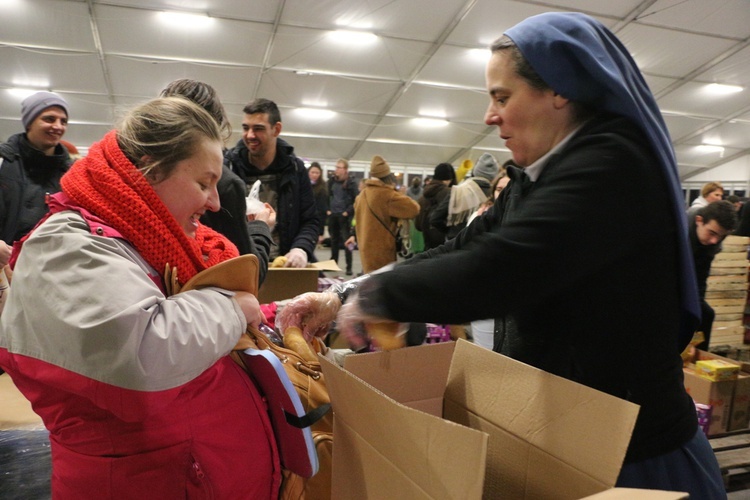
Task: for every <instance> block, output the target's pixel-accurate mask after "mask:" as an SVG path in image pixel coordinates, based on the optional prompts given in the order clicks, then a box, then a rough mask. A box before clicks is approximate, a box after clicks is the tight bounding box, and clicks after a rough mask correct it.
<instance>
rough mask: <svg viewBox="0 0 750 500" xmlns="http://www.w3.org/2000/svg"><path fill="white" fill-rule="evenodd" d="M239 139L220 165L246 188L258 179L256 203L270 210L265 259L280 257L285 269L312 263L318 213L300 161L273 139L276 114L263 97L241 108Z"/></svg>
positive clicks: (278, 118)
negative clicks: (270, 237)
mask: <svg viewBox="0 0 750 500" xmlns="http://www.w3.org/2000/svg"><path fill="white" fill-rule="evenodd" d="M243 111H244V113H245V116H244V118H243V120H242V139H241V140H240V141H239V142H238V143H237V145H236V146H235V147H234V148H233V149H230V150H228V151H227V152H226V154H225V157H224V163H225V164H226V165H227V166H229V168H231V170H232V171H233V172H234V173H235V174H237V175H238V176H239V177H240V178H241V179H242V180H243V181H244V182H245V185H246V186H247V189H248V191H249V189H250V188H251V187H252V185H253V184H254V183H255V181H257V180H260V182H261V188H260V201H262V202H264V203H269V204H270V205H271V206H272V207H273V209H274V210H275V211H276V227H275V228H274V231H273V239H274V242H275V243H276V245H277V246H276V247H275V248H274V249H272V251H271V258H275V257H276V256H279V255H281V256H285V257H286V258H287V261H286V264H285V266H286V267H305V266H306V265H307V263H308V262H311V261H314V259H315V255H314V251H315V245H316V244H317V241H318V224H319V220H318V214H317V211H316V208H315V198H314V195H313V192H312V185H311V184H310V179H309V177H308V175H307V170H306V169H305V164H304V163H303V162H302V160H300V159H299V158H297V157H296V156H295V155H294V148H293V147H292V146H290V145H289V144H288V143H287V142H286V141H284V140H283V139H281V138H279V134H280V133H281V113H280V112H279V108H278V106H276V104H275V103H274V102H273V101H269V100H268V99H262V98H261V99H255V100H254V101H252V102H250V103H249V104H248V105H246V106H245V108H244V109H243Z"/></svg>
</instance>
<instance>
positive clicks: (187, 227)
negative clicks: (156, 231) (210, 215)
mask: <svg viewBox="0 0 750 500" xmlns="http://www.w3.org/2000/svg"><path fill="white" fill-rule="evenodd" d="M221 168H222V152H221V143H219V142H215V141H211V140H209V139H203V140H202V142H201V143H200V144H199V145H198V146H197V147H196V149H195V151H194V152H193V154H192V155H191V156H189V157H187V158H185V159H184V160H181V161H179V162H177V164H176V165H175V167H174V169H173V170H172V173H171V174H170V175H169V177H167V178H166V179H164V180H162V181H160V182H157V183H155V184H153V188H154V191H156V194H157V195H158V196H159V198H160V199H161V201H162V202H163V203H164V205H165V206H166V207H167V210H169V213H171V214H172V215H173V216H174V218H175V219H176V220H177V222H178V223H179V224H180V226H181V227H182V229H183V230H184V231H185V234H187V235H188V236H189V237H191V238H195V230H196V228H197V227H198V219H199V218H200V217H201V215H203V214H204V213H206V210H210V211H212V212H216V211H218V210H219V208H221V206H220V204H219V193H218V191H216V184H217V183H218V182H219V178H220V177H221Z"/></svg>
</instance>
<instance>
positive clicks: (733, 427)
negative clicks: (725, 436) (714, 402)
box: [694, 350, 750, 431]
mask: <svg viewBox="0 0 750 500" xmlns="http://www.w3.org/2000/svg"><path fill="white" fill-rule="evenodd" d="M705 360H718V361H723V362H726V363H734V364H736V365H739V367H740V372H739V375H738V376H737V380H736V381H735V383H734V392H733V394H732V404H731V406H730V410H729V423H728V424H727V430H728V431H737V430H741V429H747V427H748V424H750V363H748V362H746V361H738V360H734V359H730V358H727V357H724V356H719V355H718V354H714V353H711V352H707V351H701V350H696V352H695V358H694V361H695V362H696V363H699V362H701V361H705Z"/></svg>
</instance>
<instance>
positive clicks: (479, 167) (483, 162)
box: [471, 153, 500, 182]
mask: <svg viewBox="0 0 750 500" xmlns="http://www.w3.org/2000/svg"><path fill="white" fill-rule="evenodd" d="M499 171H500V167H499V166H498V165H497V160H495V157H494V156H492V155H491V154H489V153H484V154H483V155H482V156H480V157H479V159H478V160H477V163H476V164H475V165H474V168H472V169H471V177H481V178H483V179H486V180H487V182H492V180H493V179H494V178H495V176H496V175H497V174H498V172H499Z"/></svg>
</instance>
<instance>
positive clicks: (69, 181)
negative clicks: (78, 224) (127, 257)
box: [60, 131, 239, 284]
mask: <svg viewBox="0 0 750 500" xmlns="http://www.w3.org/2000/svg"><path fill="white" fill-rule="evenodd" d="M60 182H61V185H62V190H63V191H64V192H65V194H67V195H68V196H69V197H70V198H72V199H73V200H74V201H75V202H76V203H77V204H78V205H79V206H81V207H82V208H85V209H86V210H88V211H90V212H91V213H93V214H94V215H96V216H98V217H100V218H102V219H103V220H105V221H106V222H107V223H108V224H110V225H111V226H112V227H113V228H114V229H116V230H118V231H119V232H120V234H122V235H123V236H124V237H125V239H127V240H128V241H129V242H130V243H131V244H132V245H133V246H135V248H136V250H138V253H139V254H140V255H141V256H142V257H143V258H144V259H145V260H146V261H147V262H148V263H149V264H150V265H151V266H152V267H153V268H154V269H155V270H156V271H157V272H158V273H159V274H161V275H162V276H163V274H164V269H165V266H166V264H167V263H169V265H170V266H171V267H173V268H175V267H176V268H177V274H178V277H179V281H180V283H182V284H184V283H186V282H187V280H189V279H190V278H191V277H193V275H195V274H196V273H198V272H200V271H202V270H203V269H206V268H208V267H211V266H212V265H214V264H218V263H219V262H222V261H224V260H227V259H230V258H232V257H236V256H237V255H239V252H238V251H237V247H235V246H234V244H233V243H232V242H230V241H229V240H228V239H226V238H225V237H224V236H222V235H221V234H219V233H217V232H216V231H214V230H213V229H211V228H208V227H206V226H204V225H202V224H199V225H198V228H197V230H196V235H195V239H192V238H190V237H188V236H187V235H186V234H185V231H184V230H183V229H182V227H181V226H180V225H179V224H178V223H177V221H176V220H175V218H174V217H173V216H172V214H170V213H169V211H168V210H167V207H166V206H165V205H164V203H162V201H161V199H160V198H159V196H158V195H157V194H156V192H155V191H154V190H153V188H152V187H151V185H150V184H149V183H148V181H147V180H146V178H145V177H144V176H143V174H142V173H141V172H140V171H139V170H138V169H137V168H136V167H135V165H133V164H132V163H131V162H130V160H128V159H127V158H126V157H125V155H124V154H123V152H122V150H121V149H120V146H119V145H118V144H117V135H116V132H115V131H111V132H109V133H108V134H107V135H105V136H104V139H102V140H101V141H100V142H98V143H96V144H94V145H93V146H92V147H91V149H89V152H88V155H87V156H86V157H85V158H82V159H80V160H78V161H77V162H75V163H74V164H73V166H72V167H71V168H70V170H68V172H67V173H66V174H65V175H64V176H63V178H62V179H61V181H60Z"/></svg>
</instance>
